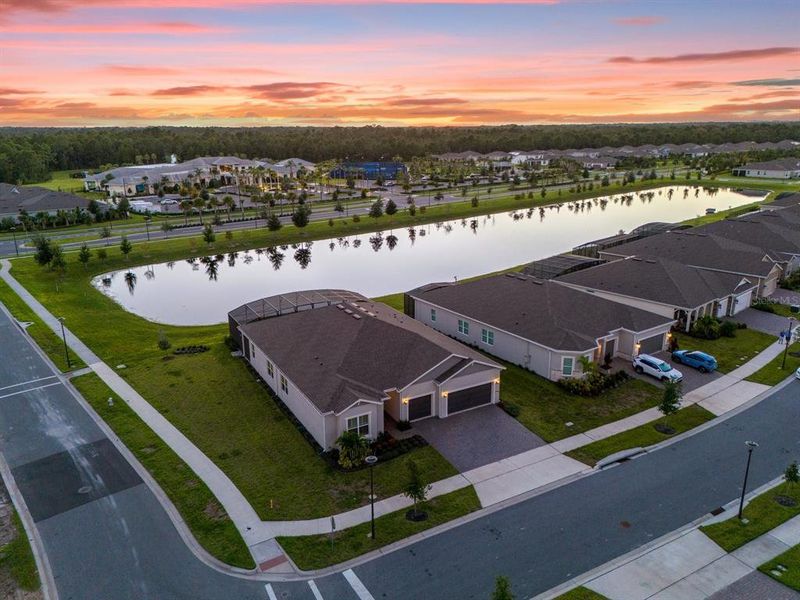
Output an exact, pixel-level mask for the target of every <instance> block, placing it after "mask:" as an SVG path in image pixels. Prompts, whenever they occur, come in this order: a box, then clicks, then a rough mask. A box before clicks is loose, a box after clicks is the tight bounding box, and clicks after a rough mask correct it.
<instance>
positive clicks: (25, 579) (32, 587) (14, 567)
mask: <svg viewBox="0 0 800 600" xmlns="http://www.w3.org/2000/svg"><path fill="white" fill-rule="evenodd" d="M0 485H2V483H0ZM9 520H10V523H9V525H10V526H11V527H13V529H14V537H13V539H11V540H10V541H9V542H8V543H6V544H5V545H4V546H2V547H0V584H2V585H3V588H4V589H7V588H6V584H4V583H3V580H5V579H6V577H5V576H4V574H3V573H2V571H6V572H7V573H8V576H9V577H10V579H11V580H12V581H13V586H14V587H16V588H19V590H24V591H26V592H34V591H36V590H38V589H39V587H40V586H41V582H40V580H39V571H38V570H37V568H36V559H35V558H34V556H33V550H32V549H31V544H30V542H29V541H28V536H27V534H26V533H25V528H24V527H23V526H22V521H21V520H20V518H19V515H18V514H17V513H16V511H15V510H13V509H11V514H10V515H9ZM19 590H17V591H16V592H17V593H16V594H15V593H14V592H11V596H10V597H14V598H18V597H19V598H21V597H24V594H22V595H20V594H19Z"/></svg>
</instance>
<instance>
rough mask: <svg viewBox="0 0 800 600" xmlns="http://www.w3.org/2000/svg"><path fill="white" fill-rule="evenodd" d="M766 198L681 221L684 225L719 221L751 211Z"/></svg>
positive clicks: (695, 225) (693, 225)
mask: <svg viewBox="0 0 800 600" xmlns="http://www.w3.org/2000/svg"><path fill="white" fill-rule="evenodd" d="M765 202H766V200H764V201H763V202H753V203H752V204H745V205H744V206H737V207H736V208H729V209H728V210H719V211H717V212H715V213H714V214H711V215H702V216H700V217H695V218H694V219H688V220H686V221H683V222H682V223H683V224H684V225H691V226H692V227H698V226H700V225H707V224H709V223H714V222H716V221H721V220H722V219H731V218H733V217H738V216H740V215H744V214H747V213H749V212H753V211H755V210H757V209H758V207H759V206H761V205H762V204H764V203H765Z"/></svg>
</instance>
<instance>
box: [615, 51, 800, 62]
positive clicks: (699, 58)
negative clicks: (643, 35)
mask: <svg viewBox="0 0 800 600" xmlns="http://www.w3.org/2000/svg"><path fill="white" fill-rule="evenodd" d="M798 51H800V48H791V47H777V48H756V49H753V50H729V51H727V52H703V53H698V54H678V55H676V56H652V57H650V58H635V57H633V56H614V57H612V58H609V59H608V62H610V63H618V64H643V65H660V64H667V63H697V62H717V61H729V60H750V59H756V58H772V57H775V56H788V55H791V54H797V52H798Z"/></svg>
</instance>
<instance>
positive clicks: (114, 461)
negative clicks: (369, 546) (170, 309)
mask: <svg viewBox="0 0 800 600" xmlns="http://www.w3.org/2000/svg"><path fill="white" fill-rule="evenodd" d="M798 423H800V382H797V381H795V382H792V383H791V384H790V385H789V386H787V387H785V388H783V389H782V390H780V391H778V392H776V393H773V394H772V395H771V396H770V397H769V398H768V399H766V400H764V401H763V402H761V403H759V404H757V405H756V406H754V407H752V408H750V409H749V410H747V411H745V412H742V413H740V414H738V415H736V416H735V417H733V418H730V419H728V420H726V421H723V422H721V423H719V424H718V425H716V426H715V427H712V428H710V429H707V430H705V431H703V432H701V433H699V434H697V435H695V436H692V437H689V438H687V439H685V440H682V441H680V442H677V443H675V444H672V445H670V446H668V447H666V448H664V449H661V450H658V451H656V452H653V453H650V454H647V455H644V456H642V457H641V458H637V459H635V460H632V461H630V462H627V463H624V464H622V465H620V466H617V467H614V468H610V469H607V470H605V471H602V472H600V473H597V474H595V475H592V476H590V477H585V478H583V479H579V480H577V481H575V482H573V483H571V484H569V485H565V486H562V487H560V488H557V489H555V490H553V491H550V492H548V493H545V494H542V495H539V496H536V497H534V498H531V499H529V500H526V501H524V502H521V503H519V504H516V505H514V506H511V507H509V508H506V509H503V510H500V511H497V512H494V513H492V514H489V515H487V516H485V517H482V518H479V519H477V520H474V521H471V522H469V523H466V524H464V525H462V526H460V527H457V528H455V529H452V530H449V531H447V532H445V533H442V534H440V535H437V536H434V537H431V538H428V539H425V540H423V541H421V542H419V543H416V544H414V545H412V546H409V547H407V548H405V549H402V550H399V551H397V552H394V553H391V554H389V555H385V556H382V557H380V558H378V559H376V560H374V561H372V562H369V563H367V564H365V565H362V566H359V567H356V568H355V569H354V570H353V571H354V574H355V576H356V577H357V578H358V579H360V581H361V582H363V584H364V585H365V587H366V588H367V589H368V590H369V592H370V593H371V594H372V596H373V597H374V598H375V599H381V598H386V599H394V598H404V599H406V598H411V599H416V598H421V599H429V598H430V599H450V598H453V599H468V598H476V599H479V598H480V599H485V598H488V597H489V595H490V593H491V589H492V588H493V582H494V578H495V577H496V576H497V575H500V574H504V575H507V576H509V577H510V579H511V581H512V584H513V587H514V590H515V593H516V594H517V597H519V598H526V597H529V596H532V595H534V594H536V593H539V592H542V591H545V590H547V589H549V588H551V587H553V586H555V585H558V584H560V583H562V582H564V581H566V580H569V579H571V578H572V577H574V576H576V575H579V574H581V573H583V572H585V571H588V570H590V569H592V568H594V567H597V566H599V565H601V564H602V563H604V562H606V561H608V560H611V559H613V558H615V557H617V556H620V555H622V554H624V553H626V552H628V551H630V550H633V549H635V548H637V547H639V546H641V545H642V544H645V543H647V542H649V541H650V540H652V539H654V538H658V537H660V536H662V535H664V534H666V533H668V532H670V531H673V530H675V529H677V528H679V527H681V526H683V525H685V524H687V523H689V522H691V521H693V520H694V519H697V518H698V517H701V516H702V515H704V514H706V513H708V512H709V511H711V510H712V509H714V508H716V507H718V506H721V505H722V504H725V503H727V502H729V501H731V500H732V499H734V498H736V497H737V496H738V494H739V493H740V490H741V487H740V486H741V479H742V474H743V467H744V459H745V447H744V441H745V440H748V439H752V440H756V441H758V442H760V443H761V446H760V448H758V450H757V451H756V452H755V454H754V457H753V464H752V468H751V476H750V487H751V488H755V487H756V486H758V485H761V484H763V483H766V482H767V481H769V480H771V479H773V478H775V477H776V476H778V475H779V474H780V473H781V472H782V471H783V469H784V468H785V467H786V465H787V464H788V463H789V462H790V461H791V460H793V459H800V427H798V426H797V424H798ZM0 451H1V452H2V453H3V455H4V456H5V459H6V460H7V461H8V462H9V463H10V465H11V468H12V471H13V476H14V479H15V481H16V483H17V485H18V486H19V487H20V489H21V491H22V493H23V496H24V498H25V502H26V504H27V506H28V508H29V510H30V512H31V514H32V515H33V517H34V519H35V521H36V526H37V528H38V530H39V533H40V535H41V537H42V539H43V543H44V546H45V549H46V553H47V555H48V558H49V561H50V565H51V567H52V570H53V574H54V578H55V581H56V585H57V587H58V591H59V594H60V598H61V599H62V600H67V599H75V600H95V599H96V600H100V599H103V600H112V599H113V600H115V599H134V598H135V599H137V600H141V599H158V600H170V599H187V600H188V599H209V600H211V599H219V600H228V599H240V598H241V599H249V598H259V599H261V600H264V599H270V600H271V597H270V596H269V595H268V592H267V590H266V588H265V584H264V582H258V581H253V580H243V579H239V578H235V577H232V576H229V575H226V574H223V573H221V572H219V571H216V570H214V569H212V568H211V567H209V566H207V565H206V564H204V563H202V562H201V561H199V560H198V559H197V558H196V557H195V556H194V555H193V554H192V553H191V552H190V550H189V549H188V548H187V547H186V546H185V545H184V543H183V541H182V539H181V538H180V536H179V535H178V532H177V530H176V529H175V527H174V525H173V523H172V522H171V521H170V519H169V517H168V516H167V514H166V512H165V510H164V509H163V508H162V506H161V505H160V504H159V502H158V500H157V498H156V496H155V495H154V493H153V492H152V491H151V490H150V488H149V487H148V486H147V485H146V484H145V483H143V482H142V480H141V477H140V476H139V475H138V474H137V472H136V470H135V469H133V468H132V467H131V465H130V464H128V463H127V462H126V460H125V458H124V457H123V456H122V455H121V454H120V453H119V451H118V450H117V449H116V448H115V447H114V445H113V444H112V443H110V441H109V440H107V439H106V436H105V435H104V434H103V432H102V431H101V430H100V428H99V427H98V426H97V425H96V424H95V422H94V421H93V420H92V419H91V418H90V417H89V415H88V414H87V413H86V412H85V410H84V409H83V407H82V406H81V404H80V403H79V402H78V401H77V399H76V398H75V396H73V393H72V391H71V389H70V388H68V387H67V386H65V385H64V384H63V383H62V381H61V380H60V379H59V377H57V374H56V373H55V372H54V371H53V370H52V369H51V368H50V366H49V365H48V363H46V362H45V361H44V360H43V359H42V358H41V357H40V356H39V354H38V353H37V352H36V351H35V350H34V349H33V347H32V346H31V345H30V342H29V341H28V340H27V339H26V336H25V335H24V334H22V333H21V332H20V331H19V329H18V328H17V326H16V325H15V324H13V323H12V322H11V321H10V320H9V318H7V316H6V315H5V313H2V314H0ZM378 535H380V530H379V531H378ZM315 585H316V587H317V589H318V591H319V594H320V595H321V597H322V598H324V599H325V600H331V599H335V600H348V599H357V598H358V596H357V595H356V593H355V592H354V590H353V587H352V585H351V584H350V583H348V580H347V579H346V578H345V577H344V576H343V575H342V574H334V575H330V576H327V577H324V578H320V579H318V580H317V581H316V582H315ZM270 592H272V593H273V594H274V597H275V598H280V599H282V600H286V599H296V598H303V599H310V600H314V599H315V598H316V600H318V597H315V594H314V592H313V590H312V589H311V587H310V586H309V585H308V583H307V582H292V583H272V584H271V590H270Z"/></svg>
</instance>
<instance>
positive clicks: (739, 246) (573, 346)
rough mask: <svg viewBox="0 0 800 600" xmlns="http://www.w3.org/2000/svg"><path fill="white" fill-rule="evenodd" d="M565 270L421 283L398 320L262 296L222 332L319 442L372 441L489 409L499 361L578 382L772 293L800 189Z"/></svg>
mask: <svg viewBox="0 0 800 600" xmlns="http://www.w3.org/2000/svg"><path fill="white" fill-rule="evenodd" d="M598 262H599V264H598ZM581 263H582V264H584V265H586V267H585V268H583V269H578V270H574V269H575V268H576V265H580V264H581ZM563 265H564V266H565V271H569V272H565V273H563V274H560V273H558V272H555V273H553V277H552V278H550V279H542V278H539V277H535V276H533V275H531V274H529V273H526V272H522V273H509V274H503V275H495V276H490V277H486V278H483V279H478V280H474V281H469V282H464V283H432V284H428V285H424V286H422V287H419V288H417V289H414V290H411V291H409V292H407V293H406V294H405V300H404V313H400V312H397V311H396V310H394V309H392V308H390V307H389V306H387V305H384V304H381V303H377V302H373V301H370V300H367V299H366V298H364V297H362V296H360V295H359V294H356V293H354V292H346V291H343V290H316V291H308V292H297V293H294V294H290V295H284V296H276V297H271V298H265V299H263V300H261V301H256V302H251V303H249V304H246V305H243V306H241V307H239V308H237V309H235V310H234V311H231V313H229V325H230V331H231V335H232V337H233V338H234V339H236V340H238V341H239V343H240V345H241V347H242V351H243V355H244V358H245V359H246V360H247V361H248V362H249V363H250V365H251V366H252V367H253V369H254V370H255V371H256V372H257V373H258V374H259V377H260V378H262V379H263V381H264V382H265V383H266V384H267V385H268V386H269V387H270V388H271V389H272V391H273V392H274V394H275V395H276V396H277V397H278V398H279V399H280V401H281V402H283V403H284V404H285V405H286V406H287V407H288V408H289V409H290V410H291V411H292V412H293V414H294V415H295V416H296V417H297V418H298V420H299V421H300V422H301V423H302V425H303V426H304V427H305V429H306V430H307V431H308V432H309V433H310V435H311V436H312V437H313V438H314V440H315V441H316V442H317V443H318V444H319V445H320V447H321V448H323V449H329V448H332V447H334V446H335V444H336V440H337V439H338V437H339V436H340V435H341V434H342V433H343V432H345V431H354V432H356V433H358V434H360V435H363V436H365V437H368V438H371V439H374V438H375V437H376V436H377V435H378V434H379V433H380V432H382V431H384V429H385V428H386V427H387V424H388V423H389V422H390V421H412V422H413V421H416V420H420V419H426V418H431V417H438V418H446V417H448V416H451V415H454V414H458V413H461V412H463V411H466V410H471V409H475V408H479V407H484V406H488V405H491V404H496V403H497V402H499V399H500V393H499V390H500V385H501V379H502V371H503V370H504V367H503V364H502V361H507V362H509V363H513V364H515V365H519V366H521V367H523V368H525V369H528V370H530V371H532V372H534V373H536V374H538V375H540V376H542V377H544V378H546V379H549V380H553V381H556V380H559V379H562V378H574V377H581V376H582V375H583V374H584V373H583V364H584V363H585V361H589V362H593V363H597V364H604V363H608V362H610V361H613V360H614V359H620V360H626V361H627V360H630V359H632V358H633V357H634V356H637V355H638V354H640V353H658V352H660V351H663V350H665V349H666V348H667V346H668V343H669V338H670V336H671V335H672V331H674V330H680V331H688V330H690V329H691V327H692V325H693V324H694V323H695V322H696V321H697V319H699V318H701V317H704V316H713V317H718V318H723V317H732V316H735V315H737V314H739V313H741V312H742V311H744V310H746V309H747V308H749V307H750V306H751V305H752V303H753V302H755V301H757V300H760V299H764V298H767V297H769V296H770V295H771V294H773V293H774V292H775V290H776V287H777V284H778V281H779V280H780V279H781V278H782V277H785V276H786V275H787V274H789V273H791V272H792V271H794V270H796V269H798V268H800V194H792V195H789V196H786V197H783V198H781V199H779V200H776V201H775V202H773V203H771V204H769V205H766V206H765V207H763V209H762V210H760V211H758V212H754V213H749V214H747V215H745V216H742V217H739V218H735V219H729V220H723V221H718V222H716V223H713V224H709V225H704V226H701V227H695V228H691V229H689V230H665V231H660V232H656V233H653V235H647V236H645V237H642V238H641V239H637V240H634V241H630V242H627V243H623V244H618V245H615V246H613V247H610V248H605V249H601V250H600V251H599V259H598V260H593V261H592V260H590V261H563ZM492 357H495V358H492Z"/></svg>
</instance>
